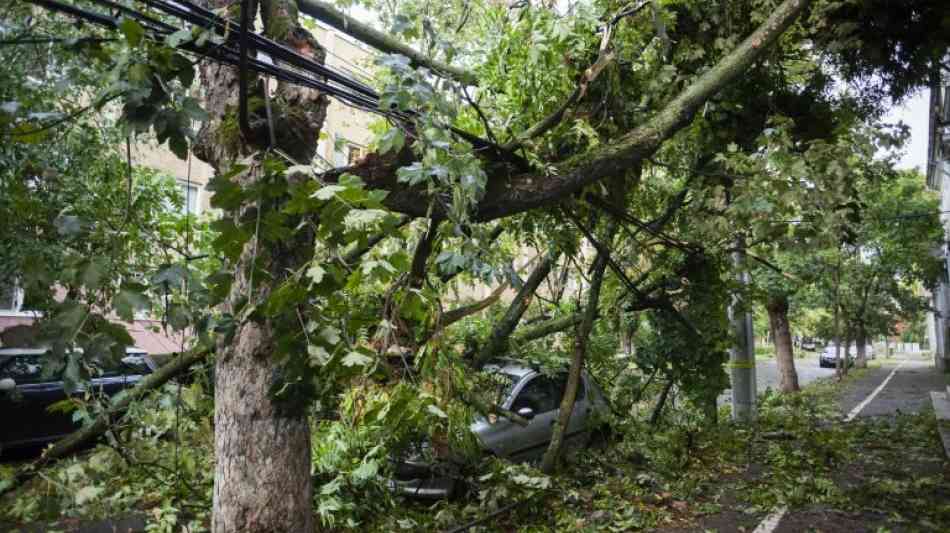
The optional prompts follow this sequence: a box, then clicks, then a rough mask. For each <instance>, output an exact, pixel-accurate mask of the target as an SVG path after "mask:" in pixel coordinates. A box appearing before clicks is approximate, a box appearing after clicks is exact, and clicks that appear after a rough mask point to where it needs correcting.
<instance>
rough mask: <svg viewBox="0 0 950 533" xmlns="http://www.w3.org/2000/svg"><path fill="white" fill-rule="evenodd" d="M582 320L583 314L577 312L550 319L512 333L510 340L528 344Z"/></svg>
mask: <svg viewBox="0 0 950 533" xmlns="http://www.w3.org/2000/svg"><path fill="white" fill-rule="evenodd" d="M582 320H584V313H583V312H582V311H579V312H577V313H574V314H572V315H565V316H562V317H559V318H552V319H551V320H546V321H544V322H542V323H540V324H537V325H533V326H531V327H525V328H522V329H519V330H517V331H515V332H514V333H512V335H511V340H513V341H515V342H529V341H533V340H537V339H540V338H542V337H547V336H548V335H551V334H552V333H557V332H559V331H564V330H565V329H567V328H569V327H572V326H575V325H577V324H580V323H581V321H582Z"/></svg>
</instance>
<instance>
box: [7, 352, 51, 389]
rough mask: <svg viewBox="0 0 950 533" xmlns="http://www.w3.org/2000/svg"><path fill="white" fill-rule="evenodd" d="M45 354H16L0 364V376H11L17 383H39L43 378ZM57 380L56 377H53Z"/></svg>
mask: <svg viewBox="0 0 950 533" xmlns="http://www.w3.org/2000/svg"><path fill="white" fill-rule="evenodd" d="M43 362H44V361H43V356H42V355H39V354H30V355H14V356H13V357H10V358H9V359H7V360H6V361H4V362H3V363H2V366H0V378H11V379H13V381H16V382H17V384H27V383H39V382H42V381H47V380H44V379H43ZM50 380H51V381H55V378H51V379H50Z"/></svg>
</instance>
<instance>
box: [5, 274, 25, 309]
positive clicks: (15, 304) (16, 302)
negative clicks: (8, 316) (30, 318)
mask: <svg viewBox="0 0 950 533" xmlns="http://www.w3.org/2000/svg"><path fill="white" fill-rule="evenodd" d="M22 308H23V289H22V288H21V287H20V286H19V284H18V283H17V280H16V278H13V279H11V280H2V281H0V313H3V312H7V313H19V312H20V311H21V309H22Z"/></svg>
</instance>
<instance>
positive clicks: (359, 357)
mask: <svg viewBox="0 0 950 533" xmlns="http://www.w3.org/2000/svg"><path fill="white" fill-rule="evenodd" d="M372 362H373V358H372V357H369V356H368V355H364V354H361V353H360V352H350V353H348V354H346V355H345V356H344V357H343V359H342V360H341V361H340V363H341V364H342V365H343V366H345V367H352V366H367V365H369V364H370V363H372Z"/></svg>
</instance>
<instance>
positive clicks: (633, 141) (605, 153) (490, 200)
mask: <svg viewBox="0 0 950 533" xmlns="http://www.w3.org/2000/svg"><path fill="white" fill-rule="evenodd" d="M312 2H314V0H305V1H304V2H302V4H309V3H312ZM808 4H809V0H785V1H784V2H783V3H782V4H781V5H779V6H778V7H777V8H776V9H775V10H774V11H773V12H772V15H771V16H770V17H769V18H768V19H767V20H766V21H765V22H763V23H762V24H761V25H760V26H759V27H758V28H757V29H756V30H755V31H754V32H752V34H750V35H749V36H748V37H746V39H745V40H743V41H742V43H741V44H739V45H738V46H737V47H736V48H735V49H734V50H733V51H732V52H730V53H729V54H727V55H726V56H725V57H723V58H722V59H721V60H719V62H718V63H716V64H715V65H714V66H712V67H711V68H709V69H708V70H706V71H705V72H704V73H703V74H702V75H700V76H699V77H698V78H697V79H696V80H695V81H694V82H693V83H691V84H690V85H689V86H688V87H686V88H685V89H684V90H683V91H682V92H681V93H680V94H679V95H678V96H676V97H675V98H673V99H672V100H671V101H670V102H669V103H667V104H666V106H664V107H663V108H662V109H661V110H659V111H658V112H657V113H656V114H654V115H653V117H652V118H650V119H649V120H648V121H647V122H646V123H644V124H643V125H641V126H639V127H637V128H635V129H633V130H632V131H629V132H627V133H626V134H624V135H620V136H618V137H617V139H616V140H614V141H613V142H610V143H606V144H604V145H603V146H602V147H600V148H598V149H596V150H595V151H593V153H584V154H578V155H575V156H573V157H571V158H568V159H566V160H562V161H558V162H552V164H551V165H550V166H549V167H548V169H549V170H548V171H546V172H540V171H537V170H529V171H522V170H519V169H517V168H512V166H511V165H510V164H507V163H506V162H505V161H501V160H491V161H486V164H485V167H486V172H487V173H488V175H489V180H488V184H487V187H486V192H485V195H484V196H483V198H482V200H481V201H480V202H479V203H478V205H477V207H476V209H475V210H474V212H473V213H472V218H473V219H474V220H476V221H487V220H493V219H496V218H501V217H506V216H510V215H514V214H517V213H521V212H524V211H527V210H530V209H534V208H538V207H542V206H547V205H552V204H554V203H557V202H559V201H560V200H562V199H563V198H565V197H567V196H569V195H571V194H574V193H576V192H578V191H580V190H581V189H583V188H584V187H586V186H588V185H591V184H593V183H596V182H598V181H600V180H603V179H605V178H608V177H610V176H619V175H624V173H625V172H626V171H627V170H628V169H630V168H632V167H634V166H635V165H636V164H637V163H639V162H640V161H642V160H643V159H645V158H647V157H649V156H650V155H651V154H653V153H654V152H655V151H656V150H657V149H658V148H659V147H660V145H661V144H662V143H663V142H664V141H665V140H666V139H668V138H670V137H671V136H672V135H673V134H674V133H676V132H677V131H679V130H680V129H682V128H683V127H684V126H686V125H687V124H689V122H690V121H691V120H692V118H693V116H694V115H695V113H696V111H697V110H699V109H700V107H702V105H703V104H704V103H705V102H706V101H708V100H709V99H710V98H711V97H712V96H714V95H715V94H717V93H718V92H719V91H720V90H722V89H723V88H725V87H726V86H728V85H729V84H730V83H732V82H734V81H735V80H736V79H737V78H738V77H739V76H741V75H742V73H743V72H745V71H746V69H748V68H749V67H750V66H751V65H752V64H753V63H754V62H756V61H757V60H759V59H760V58H761V57H762V56H763V55H764V54H765V53H766V51H767V50H769V48H770V46H771V45H772V44H773V43H774V42H775V41H776V40H777V39H778V38H779V36H780V35H782V33H783V32H784V31H785V30H786V29H787V28H788V27H789V26H790V25H791V24H792V23H793V22H794V21H795V19H796V18H797V17H798V15H799V14H800V13H801V12H802V10H803V9H804V8H805V6H806V5H808ZM302 9H303V8H302ZM304 12H305V13H306V12H307V11H306V9H304ZM414 158H415V156H414V155H413V154H412V152H411V150H410V149H409V148H408V147H406V148H404V149H403V150H402V151H401V152H399V153H395V154H392V153H390V154H386V155H384V156H380V155H378V154H371V155H370V156H368V157H366V158H364V159H363V160H362V161H361V162H360V163H359V164H357V165H354V166H351V167H346V168H340V169H333V170H330V171H327V172H326V173H324V175H323V179H324V180H326V181H331V182H332V181H336V180H337V179H338V178H339V176H340V175H342V174H343V173H349V174H353V175H356V176H359V177H360V178H361V179H362V180H363V181H364V182H365V183H366V184H367V187H369V188H375V189H383V190H387V191H390V194H389V195H388V196H387V197H386V199H385V200H384V202H383V203H384V204H385V205H386V206H387V207H388V208H389V209H391V210H393V211H397V212H400V213H405V214H408V215H411V216H416V217H423V216H430V215H431V214H432V213H430V212H429V209H430V206H433V209H435V211H436V213H434V215H435V216H444V215H445V213H441V212H439V211H440V210H442V209H443V207H440V204H439V203H438V202H432V201H430V200H431V198H430V196H429V194H428V193H427V192H426V189H425V188H424V187H422V186H416V187H407V186H406V185H405V184H403V183H399V182H398V180H397V177H396V170H397V169H398V168H400V167H402V166H404V165H407V164H409V163H411V162H412V160H414Z"/></svg>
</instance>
